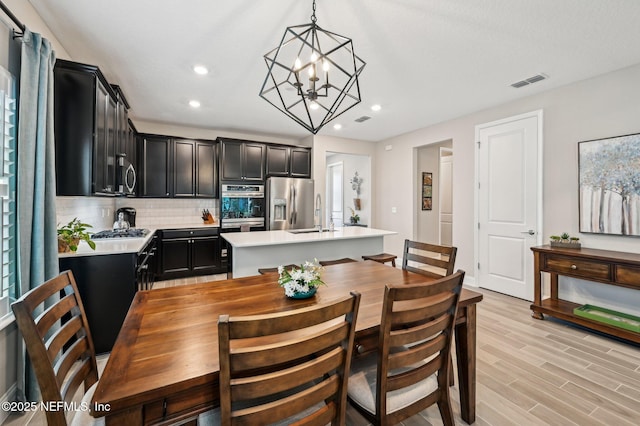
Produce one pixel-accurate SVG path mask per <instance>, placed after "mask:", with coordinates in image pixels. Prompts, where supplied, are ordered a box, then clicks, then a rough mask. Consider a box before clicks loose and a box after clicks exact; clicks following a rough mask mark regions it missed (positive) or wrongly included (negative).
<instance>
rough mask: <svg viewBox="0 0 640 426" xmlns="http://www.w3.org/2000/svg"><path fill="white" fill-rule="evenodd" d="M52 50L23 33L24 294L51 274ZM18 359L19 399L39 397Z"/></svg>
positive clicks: (54, 255)
mask: <svg viewBox="0 0 640 426" xmlns="http://www.w3.org/2000/svg"><path fill="white" fill-rule="evenodd" d="M54 63H55V53H54V52H53V50H52V49H51V44H50V43H49V41H48V40H46V39H45V38H43V37H42V36H41V35H40V34H36V33H32V32H31V31H29V30H28V29H25V31H24V35H23V36H22V55H21V70H20V93H19V103H20V106H19V112H18V164H17V222H18V233H17V234H18V289H19V292H20V293H19V294H24V293H26V292H27V291H29V290H30V289H32V288H35V287H37V286H39V285H40V284H42V283H43V282H44V281H46V280H48V279H49V278H52V277H54V276H56V275H57V274H58V272H59V270H58V245H57V238H58V237H57V231H56V175H55V145H54V135H53V65H54ZM19 358H21V359H20V360H19V361H18V363H19V365H18V398H19V399H24V398H27V399H29V400H35V399H37V398H38V397H39V392H38V388H37V385H36V381H35V377H34V375H33V372H32V371H31V368H29V366H28V363H26V361H27V357H26V355H25V351H24V350H21V351H20V354H19Z"/></svg>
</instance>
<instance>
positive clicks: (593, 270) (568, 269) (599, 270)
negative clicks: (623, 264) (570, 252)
mask: <svg viewBox="0 0 640 426" xmlns="http://www.w3.org/2000/svg"><path fill="white" fill-rule="evenodd" d="M545 270H547V271H549V272H556V273H559V274H563V275H570V276H574V277H584V278H588V279H592V280H604V281H611V280H612V279H611V278H612V277H611V266H610V264H609V263H604V262H595V261H592V260H578V259H576V258H570V257H563V256H548V257H547V258H546V261H545Z"/></svg>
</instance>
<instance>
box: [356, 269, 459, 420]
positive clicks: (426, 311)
mask: <svg viewBox="0 0 640 426" xmlns="http://www.w3.org/2000/svg"><path fill="white" fill-rule="evenodd" d="M463 279H464V271H457V272H456V273H455V274H452V275H449V276H447V277H444V278H441V279H439V280H438V281H435V282H430V283H425V284H414V285H389V286H387V287H386V289H385V297H384V304H383V308H382V309H383V310H382V322H381V326H380V335H379V347H378V351H377V366H376V365H375V363H373V364H371V366H372V367H373V368H377V370H376V371H375V374H371V373H372V372H369V374H366V373H365V374H364V375H361V376H360V377H357V375H358V374H357V373H356V374H354V375H353V376H352V377H351V379H350V387H351V385H352V384H353V387H354V389H353V390H352V389H350V390H349V401H350V402H351V404H352V405H354V407H355V408H356V409H357V410H358V411H360V412H361V413H362V414H363V415H364V416H365V417H367V418H368V419H369V420H370V421H371V422H372V423H374V424H379V425H387V424H396V423H399V422H401V421H403V420H404V419H407V418H409V417H411V416H414V415H416V414H417V413H419V412H420V411H422V410H424V409H425V408H427V407H429V406H431V405H432V404H434V403H437V404H438V407H439V409H440V413H441V415H442V419H443V422H444V424H445V425H453V424H454V423H453V422H454V420H453V413H452V410H451V403H450V399H449V374H450V368H449V367H450V363H451V357H450V356H449V355H450V351H451V342H452V336H453V327H454V324H455V317H456V311H457V307H458V300H459V297H460V292H461V290H462V281H463ZM355 364H357V361H354V366H353V367H354V368H357V366H356V365H355ZM367 368H368V367H367ZM361 371H362V370H361ZM364 377H368V378H367V379H364ZM371 378H375V383H371V381H368V380H370V379H371ZM358 392H361V394H360V395H358V394H357V393H358ZM363 393H364V395H363ZM367 393H368V396H367V395H366V394H367ZM374 395H375V396H374ZM366 401H371V403H370V404H371V405H369V406H368V405H367V403H366ZM373 404H375V406H372V405H373Z"/></svg>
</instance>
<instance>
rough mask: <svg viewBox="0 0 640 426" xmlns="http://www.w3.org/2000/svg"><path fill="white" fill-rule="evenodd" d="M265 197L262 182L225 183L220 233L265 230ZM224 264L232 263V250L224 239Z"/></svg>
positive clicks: (221, 202) (221, 199)
mask: <svg viewBox="0 0 640 426" xmlns="http://www.w3.org/2000/svg"><path fill="white" fill-rule="evenodd" d="M265 229H266V228H265V198H264V185H262V184H235V183H223V184H222V191H221V194H220V233H225V232H244V231H264V230H265ZM220 258H221V259H222V265H223V266H225V265H227V267H229V265H230V264H231V251H230V248H229V246H228V244H227V242H226V241H225V240H224V238H223V239H222V244H221V252H220Z"/></svg>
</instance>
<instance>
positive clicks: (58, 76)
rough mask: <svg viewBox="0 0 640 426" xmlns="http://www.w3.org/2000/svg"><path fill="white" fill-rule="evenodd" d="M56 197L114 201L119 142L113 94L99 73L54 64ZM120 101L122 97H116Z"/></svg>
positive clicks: (59, 62)
mask: <svg viewBox="0 0 640 426" xmlns="http://www.w3.org/2000/svg"><path fill="white" fill-rule="evenodd" d="M54 99H55V100H54V126H55V140H56V176H57V182H56V191H57V194H58V195H94V194H98V195H114V194H115V193H116V192H117V182H116V151H117V147H118V146H119V144H122V143H124V142H123V141H122V138H123V136H121V133H119V131H118V123H119V122H120V120H121V119H122V114H123V112H120V113H119V112H118V111H119V108H121V107H120V105H122V106H123V107H124V105H125V104H126V101H125V103H122V101H120V102H121V103H120V104H119V99H118V94H117V93H116V92H115V91H114V90H113V88H112V87H111V86H110V85H109V84H108V83H107V80H106V79H105V78H104V76H103V75H102V73H101V72H100V70H99V69H98V67H96V66H92V65H85V64H80V63H76V62H71V61H65V60H62V59H58V60H57V61H56V65H55V68H54ZM121 99H122V100H124V95H122V96H121Z"/></svg>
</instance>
